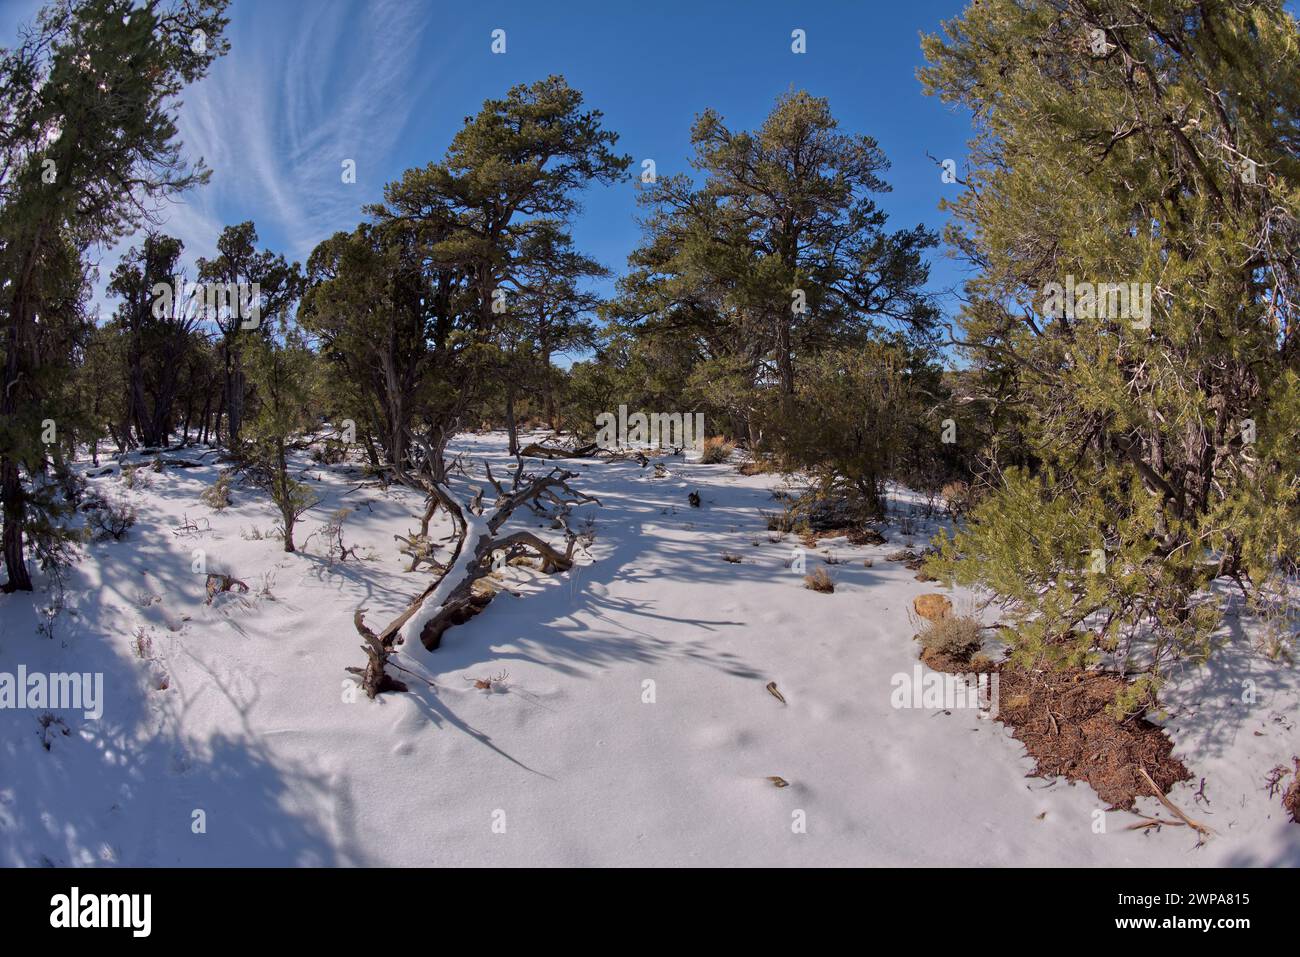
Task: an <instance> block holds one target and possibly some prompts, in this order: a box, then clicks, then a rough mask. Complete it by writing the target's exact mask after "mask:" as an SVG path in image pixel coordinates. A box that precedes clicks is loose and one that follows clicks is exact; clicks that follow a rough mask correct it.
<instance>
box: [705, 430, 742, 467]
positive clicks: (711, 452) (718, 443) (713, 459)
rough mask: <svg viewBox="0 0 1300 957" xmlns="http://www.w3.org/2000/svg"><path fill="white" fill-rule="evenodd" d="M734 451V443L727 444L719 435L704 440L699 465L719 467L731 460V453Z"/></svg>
mask: <svg viewBox="0 0 1300 957" xmlns="http://www.w3.org/2000/svg"><path fill="white" fill-rule="evenodd" d="M735 450H736V444H735V443H734V442H728V441H727V440H726V439H725V438H723V437H722V436H721V435H715V436H713V437H712V438H708V439H705V440H704V448H703V449H702V450H701V451H700V464H702V465H721V464H722V463H723V462H726V461H727V460H728V459H730V458H731V453H732V452H734V451H735Z"/></svg>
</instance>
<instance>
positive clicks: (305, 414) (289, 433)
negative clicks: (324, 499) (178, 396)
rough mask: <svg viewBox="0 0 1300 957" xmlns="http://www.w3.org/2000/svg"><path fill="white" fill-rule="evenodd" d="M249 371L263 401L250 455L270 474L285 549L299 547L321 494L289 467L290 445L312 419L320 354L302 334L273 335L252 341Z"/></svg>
mask: <svg viewBox="0 0 1300 957" xmlns="http://www.w3.org/2000/svg"><path fill="white" fill-rule="evenodd" d="M244 358H245V360H246V366H245V368H246V369H247V372H248V374H249V378H250V379H251V380H252V385H253V386H254V388H255V389H256V393H257V405H256V408H255V411H254V413H253V415H252V417H251V419H250V420H249V421H248V423H247V426H248V427H247V430H246V432H247V434H246V436H245V440H246V450H245V453H246V456H247V459H248V461H249V462H250V463H252V464H253V465H255V466H256V467H257V469H258V471H259V472H260V473H261V474H262V475H263V476H264V477H265V478H266V479H267V484H268V487H269V489H270V492H271V500H272V501H273V502H274V503H275V506H276V508H278V509H279V510H280V525H281V528H282V529H283V531H284V550H285V551H286V552H292V551H295V550H296V549H295V547H294V543H293V529H294V525H296V524H297V522H298V519H299V518H300V517H301V516H302V515H303V513H305V512H307V511H308V510H310V509H311V508H313V507H315V506H316V504H317V503H318V502H319V501H320V499H319V498H318V497H317V496H316V495H315V494H314V493H313V492H312V490H311V487H310V486H309V485H307V484H306V483H305V482H300V481H298V480H297V479H295V478H294V477H293V476H292V475H291V474H290V472H289V461H288V448H289V445H290V443H291V442H292V441H293V438H294V436H296V435H298V434H299V433H301V432H302V431H303V430H305V429H306V428H307V427H308V426H309V425H310V424H311V421H312V415H311V410H312V390H311V384H312V379H313V376H312V371H313V368H314V366H315V356H314V354H313V353H312V352H311V350H309V349H308V348H307V347H306V345H305V344H304V343H303V342H302V340H301V338H300V336H298V334H297V333H295V332H291V333H289V335H288V336H287V337H286V341H285V342H284V343H283V344H281V343H279V342H277V341H275V340H274V339H272V338H269V337H268V338H260V337H259V338H257V339H253V340H250V342H249V343H248V344H247V345H245V347H244Z"/></svg>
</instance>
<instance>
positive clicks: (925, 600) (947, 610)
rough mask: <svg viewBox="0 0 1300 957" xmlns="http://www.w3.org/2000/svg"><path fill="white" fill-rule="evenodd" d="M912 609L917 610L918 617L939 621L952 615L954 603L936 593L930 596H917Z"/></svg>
mask: <svg viewBox="0 0 1300 957" xmlns="http://www.w3.org/2000/svg"><path fill="white" fill-rule="evenodd" d="M912 607H913V608H915V609H916V613H917V614H918V615H920V616H921V617H922V618H925V619H926V620H928V621H938V620H939V619H940V618H947V617H948V616H949V615H951V614H952V602H950V601H949V600H948V599H947V598H946V597H945V596H943V595H939V594H936V593H934V592H931V593H930V594H928V595H917V596H916V598H914V599H913V600H912Z"/></svg>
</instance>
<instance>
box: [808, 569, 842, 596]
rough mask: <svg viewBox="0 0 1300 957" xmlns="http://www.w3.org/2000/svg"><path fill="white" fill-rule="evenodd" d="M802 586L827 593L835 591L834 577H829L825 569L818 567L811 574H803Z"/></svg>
mask: <svg viewBox="0 0 1300 957" xmlns="http://www.w3.org/2000/svg"><path fill="white" fill-rule="evenodd" d="M803 587H804V588H809V589H811V590H812V591H819V592H821V593H822V594H823V595H829V594H832V593H833V592H834V591H835V579H833V578H831V576H830V573H829V572H828V571H826V569H824V568H819V569H817V570H816V571H815V572H813V573H812V574H811V575H804V576H803Z"/></svg>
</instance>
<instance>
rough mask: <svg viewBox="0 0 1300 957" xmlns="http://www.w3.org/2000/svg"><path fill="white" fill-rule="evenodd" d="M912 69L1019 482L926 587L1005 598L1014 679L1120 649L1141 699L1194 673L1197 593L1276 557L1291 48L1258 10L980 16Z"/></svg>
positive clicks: (1085, 10)
mask: <svg viewBox="0 0 1300 957" xmlns="http://www.w3.org/2000/svg"><path fill="white" fill-rule="evenodd" d="M923 47H924V51H925V54H926V57H927V59H928V61H929V64H930V65H929V66H928V67H927V68H925V69H924V70H923V71H922V72H921V77H922V80H923V82H924V84H925V86H926V88H927V89H928V90H929V91H930V92H932V93H936V94H938V95H940V96H942V97H943V98H944V99H946V100H948V101H951V102H954V103H960V104H963V105H965V106H966V107H968V108H969V109H971V110H972V111H973V113H974V116H975V124H976V129H977V136H976V138H975V140H974V141H973V142H972V144H971V147H972V151H971V166H972V169H971V172H970V174H969V176H968V177H967V181H968V183H969V188H968V189H967V190H966V191H965V192H964V193H963V194H962V195H961V197H960V198H959V199H958V200H956V201H954V202H953V203H952V207H951V208H952V212H953V216H954V227H953V230H952V234H951V235H952V240H953V242H955V243H956V244H957V245H958V246H959V247H960V248H961V249H962V250H963V251H964V252H965V253H966V254H967V255H968V256H969V258H970V259H971V261H972V262H974V263H975V264H976V265H978V266H979V267H980V273H979V276H978V277H977V278H976V279H975V280H974V281H972V282H971V283H970V285H969V288H968V295H969V298H970V302H969V305H968V307H967V308H966V309H965V311H964V314H963V316H962V320H961V325H962V330H963V335H962V341H963V342H964V343H965V344H966V346H967V348H968V349H969V353H970V355H971V357H972V359H973V361H974V362H976V363H977V364H978V365H979V366H980V367H981V368H983V369H984V370H986V371H989V372H992V373H995V374H997V375H999V376H1003V377H1009V378H1004V381H1010V382H1012V383H1013V386H1014V397H1015V401H1016V402H1017V403H1018V405H1019V409H1020V414H1021V415H1023V417H1024V436H1025V439H1026V441H1027V442H1028V443H1029V445H1030V452H1031V453H1032V458H1033V459H1034V460H1036V461H1037V462H1039V463H1041V467H1040V468H1039V469H1037V470H1036V471H1029V470H1027V469H1022V468H1014V469H1007V470H1005V471H1004V472H1003V474H1001V476H1000V477H999V481H998V487H997V488H996V489H995V490H994V491H993V493H992V494H991V495H990V496H989V497H988V498H987V499H986V501H985V502H984V503H983V504H982V505H980V506H979V507H978V508H976V510H975V512H974V514H973V515H972V517H971V522H970V525H969V527H968V528H966V529H965V530H964V531H962V532H960V533H959V534H958V535H957V536H956V539H955V541H953V542H950V543H948V545H947V546H946V547H945V549H944V558H943V560H942V561H941V562H939V563H938V566H937V571H939V572H941V573H943V574H950V575H953V576H955V577H956V578H957V579H958V580H961V581H965V582H981V583H984V584H986V585H988V586H990V587H991V588H993V589H994V590H996V591H997V592H999V593H1001V594H1002V595H1003V596H1006V597H1007V598H1008V599H1010V601H1011V618H1010V620H1011V621H1012V626H1011V628H1010V629H1009V631H1008V637H1009V638H1010V639H1011V641H1012V644H1013V650H1014V651H1015V653H1016V656H1017V658H1018V659H1019V660H1021V661H1022V662H1030V661H1033V662H1039V661H1049V662H1053V663H1068V664H1081V663H1084V662H1087V661H1091V660H1094V659H1095V658H1096V657H1097V656H1098V655H1099V654H1107V653H1117V654H1119V655H1120V656H1121V657H1122V656H1124V655H1125V654H1126V653H1127V654H1129V655H1131V657H1132V660H1133V664H1134V665H1135V666H1139V665H1140V666H1146V667H1149V668H1150V669H1151V673H1150V679H1149V680H1147V681H1144V682H1143V683H1142V684H1141V685H1140V686H1139V688H1138V689H1137V690H1136V691H1135V693H1134V700H1136V698H1137V697H1138V696H1141V695H1143V694H1146V693H1148V692H1150V691H1151V689H1152V688H1153V687H1154V686H1155V685H1156V684H1157V683H1158V681H1159V677H1160V675H1161V673H1162V671H1163V669H1164V666H1165V665H1166V663H1167V662H1168V661H1169V660H1172V659H1175V658H1178V657H1183V656H1188V655H1190V656H1193V657H1195V658H1200V657H1203V656H1204V655H1206V654H1208V653H1209V651H1210V649H1211V647H1212V645H1211V635H1212V633H1213V632H1214V630H1215V628H1216V626H1217V624H1218V619H1219V615H1218V613H1217V611H1216V610H1215V607H1214V603H1212V602H1206V601H1204V600H1203V599H1204V597H1205V589H1206V588H1207V586H1208V585H1210V584H1211V583H1212V582H1213V581H1215V580H1216V579H1220V578H1223V579H1227V580H1228V581H1230V582H1233V583H1235V584H1236V585H1238V586H1239V587H1240V588H1241V589H1242V590H1243V591H1244V592H1245V593H1246V594H1247V595H1252V594H1256V593H1257V592H1258V590H1259V589H1260V588H1261V587H1262V586H1263V585H1264V584H1265V583H1266V582H1268V581H1269V580H1270V578H1271V577H1272V576H1273V575H1274V571H1275V568H1276V567H1277V563H1278V562H1279V561H1280V560H1284V559H1287V558H1288V557H1293V556H1294V553H1295V547H1296V546H1295V542H1296V536H1295V529H1296V525H1297V519H1300V499H1298V496H1300V481H1298V479H1297V465H1300V450H1297V447H1296V443H1295V436H1296V435H1297V434H1300V377H1298V376H1297V372H1298V370H1297V356H1298V355H1300V344H1298V341H1297V340H1298V338H1300V337H1297V335H1296V321H1297V313H1296V303H1297V298H1296V296H1297V276H1300V227H1298V226H1297V213H1298V212H1300V159H1298V158H1297V151H1296V145H1297V142H1298V140H1300V31H1297V25H1296V21H1295V20H1294V19H1293V18H1292V17H1291V16H1290V15H1289V14H1288V13H1287V12H1286V11H1285V10H1284V9H1283V5H1282V3H1281V2H1278V0H1261V2H1258V3H1249V4H1245V3H1235V2H1227V0H1206V2H1202V3H1186V2H1183V0H1148V2H1145V3H1142V4H1131V3H1119V2H1111V0H1101V2H1097V0H1089V2H1084V0H1061V2H1051V3H1049V2H1042V0H1034V2H1021V0H984V2H980V3H976V4H972V5H971V6H970V7H969V8H968V9H967V10H966V12H965V13H964V14H963V16H962V17H961V18H960V19H958V20H955V21H953V22H950V23H948V24H945V35H944V36H931V37H927V38H925V40H924V43H923ZM1072 284H1074V285H1075V287H1076V289H1075V291H1076V295H1075V296H1073V297H1072V298H1073V301H1072V302H1071V301H1070V298H1071V297H1068V296H1062V290H1063V289H1064V288H1067V287H1070V286H1071V285H1072ZM1084 284H1092V285H1091V286H1085V285H1084ZM1096 284H1106V285H1105V286H1103V287H1102V288H1100V289H1098V288H1097V287H1096ZM1110 284H1123V287H1122V289H1123V293H1124V294H1126V295H1123V296H1121V293H1120V291H1119V288H1118V287H1115V288H1111V287H1110ZM1144 284H1149V286H1148V288H1149V289H1150V290H1151V292H1150V296H1149V298H1145V297H1143V295H1142V290H1143V288H1144ZM1125 300H1127V302H1126V301H1125ZM1126 306H1127V308H1125V307H1126ZM1139 640H1140V644H1139V643H1138V642H1139ZM1130 703H1132V702H1130Z"/></svg>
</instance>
